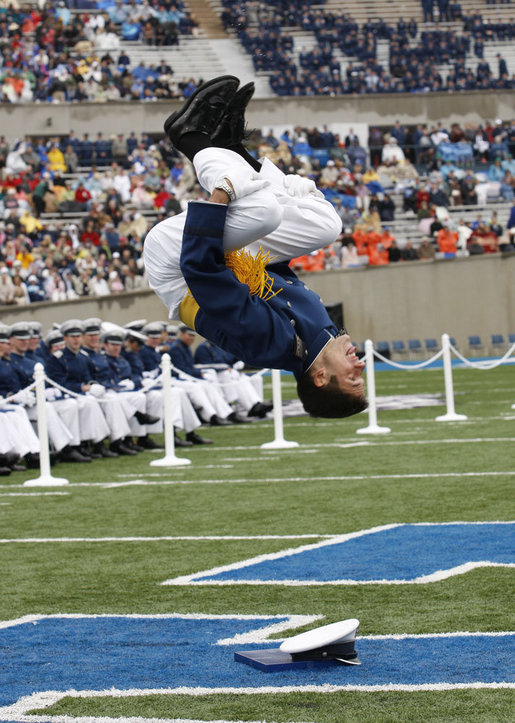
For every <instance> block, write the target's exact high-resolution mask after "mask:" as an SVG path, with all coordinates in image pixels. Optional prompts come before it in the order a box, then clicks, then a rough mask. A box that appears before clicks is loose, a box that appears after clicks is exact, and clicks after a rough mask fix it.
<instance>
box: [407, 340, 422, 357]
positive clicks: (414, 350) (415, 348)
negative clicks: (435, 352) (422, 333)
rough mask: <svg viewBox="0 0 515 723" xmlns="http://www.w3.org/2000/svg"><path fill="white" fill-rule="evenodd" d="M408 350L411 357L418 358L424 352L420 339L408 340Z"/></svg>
mask: <svg viewBox="0 0 515 723" xmlns="http://www.w3.org/2000/svg"><path fill="white" fill-rule="evenodd" d="M408 350H409V353H410V356H417V355H418V354H420V352H421V351H422V342H421V341H420V339H408Z"/></svg>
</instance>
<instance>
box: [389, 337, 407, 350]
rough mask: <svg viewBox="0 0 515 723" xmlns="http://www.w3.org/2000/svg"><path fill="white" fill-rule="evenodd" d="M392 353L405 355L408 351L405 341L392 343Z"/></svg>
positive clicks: (398, 340)
mask: <svg viewBox="0 0 515 723" xmlns="http://www.w3.org/2000/svg"><path fill="white" fill-rule="evenodd" d="M392 351H393V352H394V353H395V354H405V353H406V351H407V349H406V344H405V343H404V342H403V341H401V340H400V339H397V340H396V341H392Z"/></svg>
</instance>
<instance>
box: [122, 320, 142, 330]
mask: <svg viewBox="0 0 515 723" xmlns="http://www.w3.org/2000/svg"><path fill="white" fill-rule="evenodd" d="M146 323H147V320H146V319H134V321H129V322H128V323H127V324H124V325H123V328H124V329H134V330H135V331H141V330H142V329H143V327H144V326H145V324H146Z"/></svg>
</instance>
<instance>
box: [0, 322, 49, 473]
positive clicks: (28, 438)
mask: <svg viewBox="0 0 515 723" xmlns="http://www.w3.org/2000/svg"><path fill="white" fill-rule="evenodd" d="M15 379H16V373H15V372H14V370H13V368H12V365H11V363H10V360H9V327H8V326H6V325H5V324H0V399H5V398H7V397H11V396H12V394H13V389H14V388H15V385H14V386H13V381H14V380H15ZM28 395H33V392H21V393H20V392H19V390H18V394H17V393H16V392H14V398H13V399H11V402H3V403H2V404H0V475H8V474H10V473H11V472H12V471H23V470H25V469H27V467H26V466H25V465H24V464H22V463H21V459H22V458H23V457H26V456H27V463H28V464H30V466H31V467H35V466H39V439H38V438H37V436H36V434H35V433H34V429H33V428H32V424H31V423H30V420H29V418H28V416H27V412H26V410H25V407H24V406H23V404H24V401H25V400H27V397H28ZM18 400H19V401H18Z"/></svg>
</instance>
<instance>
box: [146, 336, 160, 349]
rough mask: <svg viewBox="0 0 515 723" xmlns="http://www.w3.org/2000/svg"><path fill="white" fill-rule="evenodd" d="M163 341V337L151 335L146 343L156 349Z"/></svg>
mask: <svg viewBox="0 0 515 723" xmlns="http://www.w3.org/2000/svg"><path fill="white" fill-rule="evenodd" d="M160 343H161V339H160V338H159V337H158V336H149V337H148V339H147V341H146V342H145V344H146V345H147V346H149V347H151V348H152V349H156V348H157V347H158V346H159V344H160Z"/></svg>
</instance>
